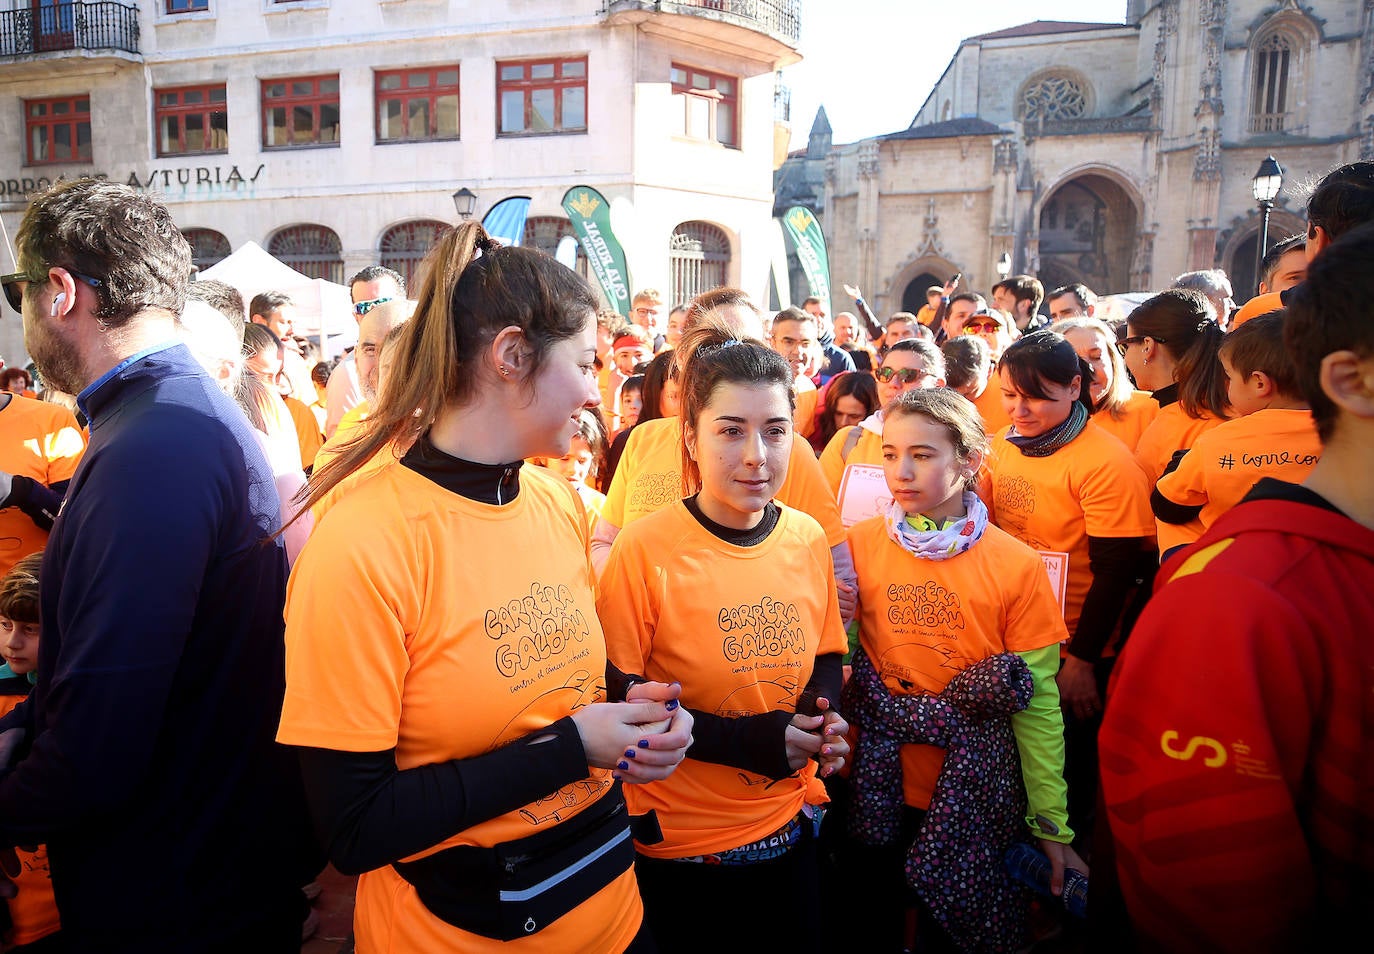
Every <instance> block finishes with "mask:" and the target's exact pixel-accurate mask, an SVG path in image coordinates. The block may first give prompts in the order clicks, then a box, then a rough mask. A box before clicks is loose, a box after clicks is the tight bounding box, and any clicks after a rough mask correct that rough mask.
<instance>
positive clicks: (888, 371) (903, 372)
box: [873, 367, 930, 384]
mask: <svg viewBox="0 0 1374 954" xmlns="http://www.w3.org/2000/svg"><path fill="white" fill-rule="evenodd" d="M873 376H874V377H875V378H877V379H878V380H879V381H881V382H883V383H884V384H886V383H887V382H889V381H891V380H892V379H893V378H896V379H897V383H898V384H910V383H911V382H912V381H919V380H921V378H928V377H930V372H929V371H921V370H919V369H917V368H901V369H897V368H888V367H882V368H879V369H878V370H877V371H874V372H873Z"/></svg>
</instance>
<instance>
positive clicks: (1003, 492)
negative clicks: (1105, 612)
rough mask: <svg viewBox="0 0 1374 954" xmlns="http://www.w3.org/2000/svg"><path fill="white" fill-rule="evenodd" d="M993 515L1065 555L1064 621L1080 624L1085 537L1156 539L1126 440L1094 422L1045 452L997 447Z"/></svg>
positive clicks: (1003, 442)
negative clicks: (1036, 453)
mask: <svg viewBox="0 0 1374 954" xmlns="http://www.w3.org/2000/svg"><path fill="white" fill-rule="evenodd" d="M992 497H993V506H991V507H990V508H989V509H991V510H992V511H993V519H994V520H995V521H996V523H997V525H998V526H999V527H1001V528H1002V529H1003V530H1005V531H1007V532H1008V533H1010V534H1011V535H1012V536H1014V537H1016V538H1017V539H1018V540H1020V541H1021V542H1022V543H1025V544H1026V545H1027V546H1030V547H1031V548H1033V549H1035V550H1039V551H1042V552H1051V553H1067V554H1068V566H1067V568H1066V570H1067V572H1066V574H1065V578H1066V585H1065V600H1064V622H1065V624H1067V626H1068V630H1069V632H1070V633H1073V632H1074V630H1075V628H1076V627H1077V626H1078V616H1079V613H1080V612H1081V611H1082V609H1083V599H1084V598H1085V597H1086V596H1087V595H1088V587H1090V586H1091V585H1092V570H1091V569H1090V568H1089V566H1088V537H1090V536H1091V537H1152V536H1154V532H1155V518H1154V512H1153V511H1152V510H1151V509H1150V486H1149V484H1148V483H1146V481H1145V475H1144V474H1143V473H1142V472H1141V470H1140V467H1139V466H1138V465H1137V464H1136V462H1135V460H1134V459H1132V457H1131V452H1130V451H1128V450H1127V449H1126V445H1125V444H1123V443H1121V441H1119V440H1117V439H1116V438H1115V437H1113V436H1112V435H1110V434H1108V433H1107V432H1105V431H1103V430H1102V429H1101V428H1100V427H1098V426H1097V425H1096V424H1094V423H1092V421H1089V422H1088V425H1087V427H1085V428H1084V429H1083V433H1081V434H1079V435H1078V436H1077V437H1076V438H1074V439H1073V440H1072V441H1070V442H1069V443H1068V444H1066V445H1064V446H1063V447H1061V448H1060V449H1059V450H1057V451H1055V452H1054V453H1053V454H1051V455H1049V456H1048V457H1027V456H1026V455H1025V454H1022V453H1021V451H1020V450H1018V449H1017V448H1016V446H1015V445H1014V444H1012V443H1011V442H1010V441H1008V440H1007V438H1006V433H1005V432H1003V433H1002V434H999V435H998V437H997V439H996V440H995V441H993V445H992Z"/></svg>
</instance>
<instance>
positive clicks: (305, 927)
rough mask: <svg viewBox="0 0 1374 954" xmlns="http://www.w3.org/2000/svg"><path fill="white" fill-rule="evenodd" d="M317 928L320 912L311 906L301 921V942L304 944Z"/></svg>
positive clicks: (318, 927)
mask: <svg viewBox="0 0 1374 954" xmlns="http://www.w3.org/2000/svg"><path fill="white" fill-rule="evenodd" d="M319 929H320V912H318V911H316V910H315V909H313V908H312V909H311V910H310V913H309V914H307V915H306V916H305V920H304V921H302V922H301V943H302V944H304V943H305V942H306V941H308V940H310V939H311V938H312V937H314V936H315V932H317V931H318V930H319Z"/></svg>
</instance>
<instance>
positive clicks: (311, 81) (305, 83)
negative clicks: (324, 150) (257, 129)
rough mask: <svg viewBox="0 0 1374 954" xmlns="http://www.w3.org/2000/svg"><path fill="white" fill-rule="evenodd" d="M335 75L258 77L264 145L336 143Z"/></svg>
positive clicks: (337, 136)
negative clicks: (282, 77)
mask: <svg viewBox="0 0 1374 954" xmlns="http://www.w3.org/2000/svg"><path fill="white" fill-rule="evenodd" d="M338 142H339V75H338V74H337V73H335V74H333V75H332V76H295V77H291V78H289V79H272V80H263V81H262V145H263V148H264V149H271V148H274V147H287V148H289V147H292V146H322V145H329V146H333V145H338Z"/></svg>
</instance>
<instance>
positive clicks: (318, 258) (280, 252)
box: [267, 225, 344, 285]
mask: <svg viewBox="0 0 1374 954" xmlns="http://www.w3.org/2000/svg"><path fill="white" fill-rule="evenodd" d="M267 254H269V255H271V256H272V257H273V258H275V259H276V260H277V261H279V262H284V263H285V264H287V265H290V266H291V267H292V268H294V269H295V270H296V271H298V272H300V273H301V274H303V275H309V276H310V277H311V278H323V279H325V280H327V281H331V282H337V283H338V284H340V285H342V284H343V280H344V273H343V271H344V263H343V245H342V243H340V242H339V236H338V235H336V234H335V233H334V230H333V229H329V228H325V227H324V226H323V225H291V226H287V227H286V228H284V229H282V230H281V231H279V232H277V233H275V234H274V235H273V236H272V238H271V239H269V240H268V242H267Z"/></svg>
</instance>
